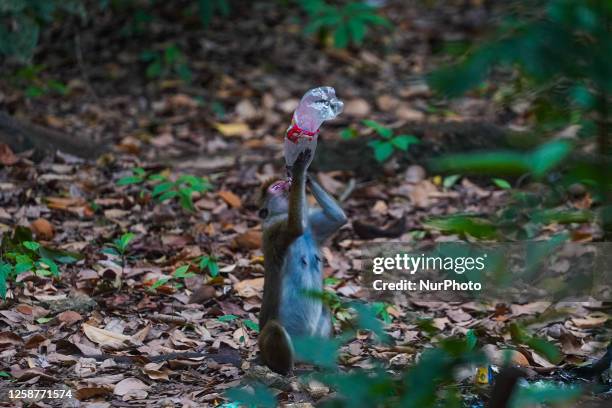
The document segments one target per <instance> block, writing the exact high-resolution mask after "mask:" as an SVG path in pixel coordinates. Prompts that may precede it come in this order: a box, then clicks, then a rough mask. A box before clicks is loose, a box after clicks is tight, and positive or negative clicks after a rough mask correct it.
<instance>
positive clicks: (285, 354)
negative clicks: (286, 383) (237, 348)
mask: <svg viewBox="0 0 612 408" xmlns="http://www.w3.org/2000/svg"><path fill="white" fill-rule="evenodd" d="M258 344H259V351H260V352H261V359H262V360H263V362H264V364H265V365H267V366H268V367H270V369H271V370H272V371H276V372H277V373H279V374H283V375H286V374H289V373H291V372H292V371H293V344H292V342H291V337H289V334H288V333H287V331H286V330H285V328H284V327H283V326H282V325H281V324H280V323H279V322H278V321H276V320H270V321H268V323H266V325H265V327H264V328H263V330H262V331H261V333H260V334H259V339H258Z"/></svg>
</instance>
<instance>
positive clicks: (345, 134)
mask: <svg viewBox="0 0 612 408" xmlns="http://www.w3.org/2000/svg"><path fill="white" fill-rule="evenodd" d="M358 134H359V133H357V130H356V129H355V128H351V127H348V128H345V129H342V131H341V132H340V138H342V139H343V140H349V139H353V138H355V137H357V135H358Z"/></svg>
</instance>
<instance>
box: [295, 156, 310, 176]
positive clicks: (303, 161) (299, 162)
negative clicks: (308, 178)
mask: <svg viewBox="0 0 612 408" xmlns="http://www.w3.org/2000/svg"><path fill="white" fill-rule="evenodd" d="M311 158H312V150H311V149H306V150H304V151H303V152H301V153H300V154H299V155H298V157H297V159H295V162H294V163H293V168H292V171H291V173H292V175H293V176H294V177H295V176H297V175H301V176H303V175H305V174H306V167H307V166H308V164H309V163H310V159H311Z"/></svg>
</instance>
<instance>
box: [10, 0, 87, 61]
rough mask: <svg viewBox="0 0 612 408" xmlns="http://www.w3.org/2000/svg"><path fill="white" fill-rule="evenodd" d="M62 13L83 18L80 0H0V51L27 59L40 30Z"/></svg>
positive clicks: (17, 57)
mask: <svg viewBox="0 0 612 408" xmlns="http://www.w3.org/2000/svg"><path fill="white" fill-rule="evenodd" d="M66 15H76V16H78V17H81V18H85V16H86V13H85V6H84V4H83V2H82V1H81V0H2V1H1V2H0V55H4V56H7V57H13V58H15V59H16V60H17V61H19V62H21V63H28V62H29V61H30V59H31V58H32V55H33V53H34V49H35V48H36V45H37V44H38V39H39V36H40V31H41V29H42V28H43V27H45V26H47V25H49V24H51V23H52V22H53V21H54V20H55V19H57V18H61V17H64V16H66Z"/></svg>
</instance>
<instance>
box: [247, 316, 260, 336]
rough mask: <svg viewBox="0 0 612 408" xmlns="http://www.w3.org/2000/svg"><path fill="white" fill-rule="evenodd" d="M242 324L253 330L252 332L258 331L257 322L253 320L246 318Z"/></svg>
mask: <svg viewBox="0 0 612 408" xmlns="http://www.w3.org/2000/svg"><path fill="white" fill-rule="evenodd" d="M244 325H245V326H246V327H248V328H249V329H251V330H253V331H254V332H256V333H259V324H257V323H255V322H254V321H252V320H250V319H246V320H245V321H244Z"/></svg>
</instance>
